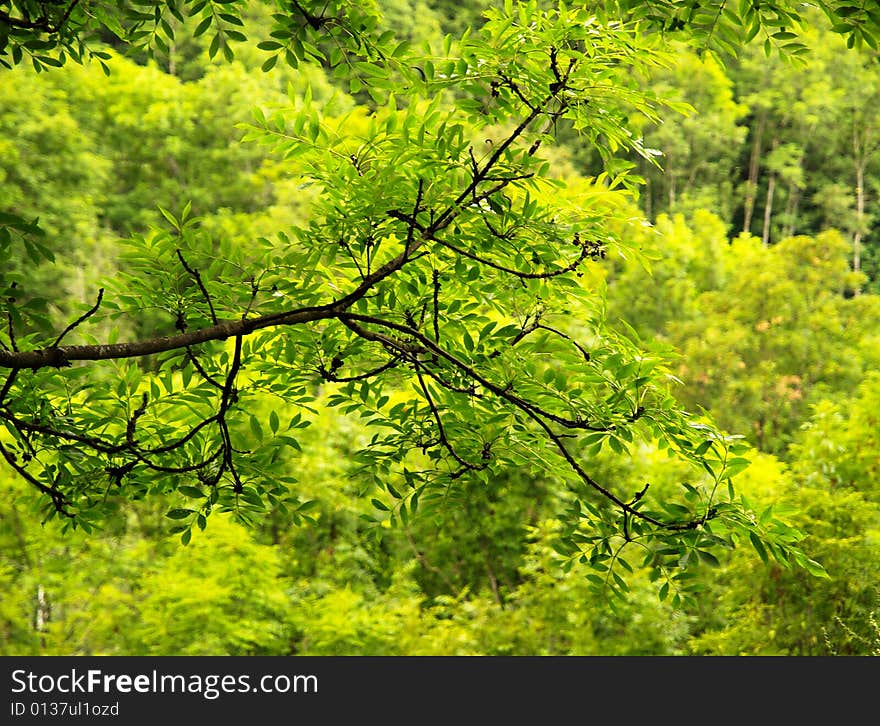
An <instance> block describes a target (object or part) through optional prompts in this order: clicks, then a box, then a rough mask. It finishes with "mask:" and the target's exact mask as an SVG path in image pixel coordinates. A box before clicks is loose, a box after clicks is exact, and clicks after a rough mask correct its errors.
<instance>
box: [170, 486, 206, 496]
mask: <svg viewBox="0 0 880 726" xmlns="http://www.w3.org/2000/svg"><path fill="white" fill-rule="evenodd" d="M177 491H179V492H180V493H181V494H183V496H185V497H189V498H190V499H203V498H204V497H206V496H208V495H207V494H205V493H204V492H203V491H202V490H201V489H198V488H196V487H191V486H180V487H177Z"/></svg>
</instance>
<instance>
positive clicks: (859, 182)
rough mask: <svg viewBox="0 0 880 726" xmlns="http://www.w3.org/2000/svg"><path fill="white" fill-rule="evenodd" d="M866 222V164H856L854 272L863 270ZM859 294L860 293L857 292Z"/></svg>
mask: <svg viewBox="0 0 880 726" xmlns="http://www.w3.org/2000/svg"><path fill="white" fill-rule="evenodd" d="M864 220H865V162H864V159H859V160H858V162H857V163H856V231H855V234H854V235H853V270H855V271H856V272H859V271H860V270H861V268H862V225H863V224H864ZM856 294H858V291H856Z"/></svg>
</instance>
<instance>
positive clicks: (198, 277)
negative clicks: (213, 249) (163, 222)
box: [177, 249, 219, 325]
mask: <svg viewBox="0 0 880 726" xmlns="http://www.w3.org/2000/svg"><path fill="white" fill-rule="evenodd" d="M177 257H178V259H179V260H180V264H181V265H183V269H184V270H186V271H187V272H188V273H189V275H190V277H192V278H193V280H195V281H196V285H198V286H199V290H200V291H201V293H202V297H203V298H205V302H207V303H208V310H210V312H211V322H212V323H213V324H214V325H217V323H218V322H219V321H218V320H217V313H216V312H214V303H213V302H211V296H210V295H209V294H208V290H207V288H205V283H204V282H202V276H201V275H200V274H199V271H198V270H196V269H194V268H192V267H190V266H189V265H188V264H187V262H186V260H185V259H184V258H183V252H181V251H180V250H179V249H178V250H177Z"/></svg>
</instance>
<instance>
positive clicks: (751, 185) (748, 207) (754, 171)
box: [742, 111, 766, 232]
mask: <svg viewBox="0 0 880 726" xmlns="http://www.w3.org/2000/svg"><path fill="white" fill-rule="evenodd" d="M765 120H766V114H765V113H764V112H763V111H762V112H761V115H760V116H759V117H758V120H757V123H756V124H755V130H754V135H753V137H752V153H751V156H750V158H749V178H748V181H747V182H746V197H745V200H744V202H743V230H742V231H743V232H748V231H749V229H750V228H751V226H752V214H753V213H754V211H755V195H756V193H757V191H758V172H759V171H760V162H761V139H762V137H763V135H764V124H765Z"/></svg>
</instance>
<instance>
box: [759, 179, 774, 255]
mask: <svg viewBox="0 0 880 726" xmlns="http://www.w3.org/2000/svg"><path fill="white" fill-rule="evenodd" d="M775 191H776V172H773V173H772V174H770V179H769V180H768V181H767V203H766V205H765V206H764V231H763V233H762V235H761V242H762V244H763V245H764V247H767V246H768V245H769V244H770V220H771V218H772V216H773V194H774V192H775Z"/></svg>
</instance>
